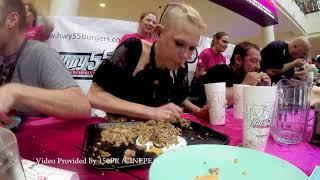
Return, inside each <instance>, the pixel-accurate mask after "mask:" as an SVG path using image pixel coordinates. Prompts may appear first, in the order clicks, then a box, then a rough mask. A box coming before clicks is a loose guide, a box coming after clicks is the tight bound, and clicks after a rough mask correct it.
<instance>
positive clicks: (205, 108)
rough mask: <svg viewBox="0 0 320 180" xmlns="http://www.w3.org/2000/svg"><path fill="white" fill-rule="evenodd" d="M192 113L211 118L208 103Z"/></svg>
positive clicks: (206, 118) (207, 118) (205, 118)
mask: <svg viewBox="0 0 320 180" xmlns="http://www.w3.org/2000/svg"><path fill="white" fill-rule="evenodd" d="M192 114H193V115H195V116H197V117H198V118H201V119H204V120H209V108H208V106H207V105H204V106H203V107H202V108H200V109H199V110H198V111H197V112H193V113H192Z"/></svg>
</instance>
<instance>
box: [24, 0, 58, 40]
mask: <svg viewBox="0 0 320 180" xmlns="http://www.w3.org/2000/svg"><path fill="white" fill-rule="evenodd" d="M25 8H26V26H25V30H24V34H25V38H26V39H32V40H38V41H46V40H48V39H49V37H50V35H51V33H52V31H53V30H54V25H53V24H52V22H51V21H50V20H49V19H48V18H46V17H45V16H42V17H43V25H38V24H37V20H38V13H37V11H36V9H35V8H34V6H33V5H32V4H31V3H25Z"/></svg>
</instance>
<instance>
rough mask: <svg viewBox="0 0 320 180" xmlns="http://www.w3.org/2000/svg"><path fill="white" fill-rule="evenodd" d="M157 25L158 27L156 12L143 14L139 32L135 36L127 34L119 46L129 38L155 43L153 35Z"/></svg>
mask: <svg viewBox="0 0 320 180" xmlns="http://www.w3.org/2000/svg"><path fill="white" fill-rule="evenodd" d="M156 25H157V15H156V14H155V13H154V12H144V13H142V14H141V16H140V19H139V28H138V32H137V33H133V34H125V35H124V36H123V37H122V38H121V40H120V42H119V45H120V44H122V43H123V42H124V41H125V40H127V39H128V38H137V39H144V40H146V41H149V42H151V43H153V42H154V41H155V39H154V37H153V35H154V30H155V27H156Z"/></svg>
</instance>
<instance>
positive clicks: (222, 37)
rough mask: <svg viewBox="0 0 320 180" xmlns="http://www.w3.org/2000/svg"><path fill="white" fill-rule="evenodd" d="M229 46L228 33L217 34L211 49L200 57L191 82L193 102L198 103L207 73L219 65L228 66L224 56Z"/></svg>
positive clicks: (207, 49) (205, 50)
mask: <svg viewBox="0 0 320 180" xmlns="http://www.w3.org/2000/svg"><path fill="white" fill-rule="evenodd" d="M228 44H229V35H228V34H227V33H226V32H217V33H215V34H214V35H213V39H212V41H211V47H210V48H206V49H204V50H203V51H202V52H201V53H200V55H199V56H198V63H197V67H196V71H195V73H194V77H193V79H192V82H191V87H190V88H191V92H190V95H191V97H190V98H191V100H192V101H194V102H195V103H197V98H198V96H199V93H200V89H199V88H200V87H199V86H200V85H202V84H203V83H202V79H203V77H204V76H205V75H206V73H207V71H208V70H209V69H210V68H212V67H213V66H215V65H217V64H226V58H225V57H224V55H223V54H222V52H224V51H225V50H226V49H227V47H228Z"/></svg>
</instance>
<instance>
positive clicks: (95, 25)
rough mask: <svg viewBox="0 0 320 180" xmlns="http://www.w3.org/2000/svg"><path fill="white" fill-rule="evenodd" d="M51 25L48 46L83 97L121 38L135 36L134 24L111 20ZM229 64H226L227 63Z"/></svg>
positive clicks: (65, 20)
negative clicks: (52, 28) (54, 51)
mask: <svg viewBox="0 0 320 180" xmlns="http://www.w3.org/2000/svg"><path fill="white" fill-rule="evenodd" d="M51 18H52V21H53V22H54V24H55V29H54V32H53V33H52V34H51V36H50V39H49V40H48V45H49V46H50V47H52V48H54V49H56V50H57V51H58V52H59V53H60V55H61V58H62V60H63V62H64V64H65V65H66V67H67V68H68V70H69V72H70V73H71V75H72V76H73V78H75V79H76V81H77V82H78V84H79V85H80V87H81V89H82V90H83V91H84V92H85V93H87V92H88V89H89V87H90V85H91V82H92V76H93V74H94V72H95V71H96V69H97V68H98V67H99V65H100V63H101V62H102V61H105V60H108V59H109V58H110V57H111V56H112V53H113V51H114V49H115V48H116V47H117V45H118V43H119V41H120V39H121V37H122V36H123V35H124V34H127V33H135V32H137V29H138V24H137V23H136V22H130V21H122V20H115V19H100V18H86V17H66V16H64V17H58V16H57V17H51ZM210 44H211V39H210V38H207V37H203V38H202V40H201V44H200V45H199V47H198V48H197V50H198V52H199V53H200V52H201V51H202V50H203V49H205V48H208V47H210ZM233 48H234V45H232V44H230V45H229V47H228V49H227V50H226V52H225V56H226V57H227V61H228V59H230V57H231V55H232V52H233ZM228 62H229V61H228ZM196 63H197V61H195V62H192V63H189V65H188V67H189V81H190V82H191V79H192V77H193V73H194V71H195V68H196Z"/></svg>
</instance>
